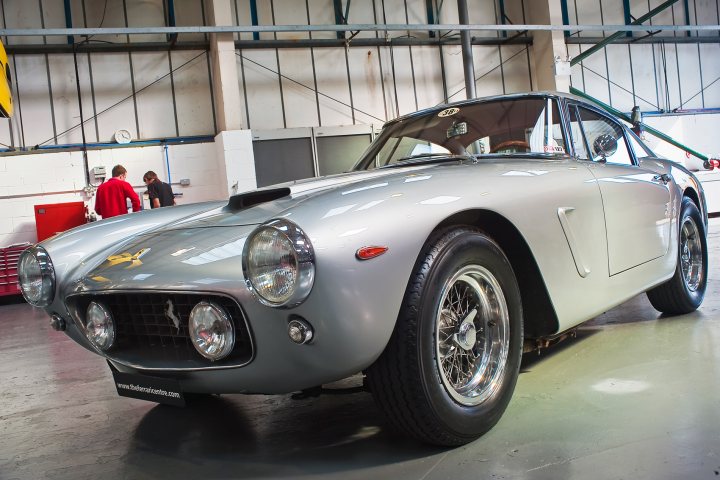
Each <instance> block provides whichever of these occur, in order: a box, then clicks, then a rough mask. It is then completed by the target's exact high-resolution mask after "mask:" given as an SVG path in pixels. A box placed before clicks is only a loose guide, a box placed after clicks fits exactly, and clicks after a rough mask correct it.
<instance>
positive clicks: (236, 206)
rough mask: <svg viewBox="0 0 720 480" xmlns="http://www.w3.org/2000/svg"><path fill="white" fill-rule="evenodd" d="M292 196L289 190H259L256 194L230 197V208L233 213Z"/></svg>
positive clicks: (250, 193) (241, 194)
mask: <svg viewBox="0 0 720 480" xmlns="http://www.w3.org/2000/svg"><path fill="white" fill-rule="evenodd" d="M288 195H290V189H289V188H273V189H269V190H258V191H255V192H247V193H240V194H238V195H233V196H232V197H230V201H229V202H228V208H229V209H230V210H233V211H237V210H242V209H245V208H250V207H252V206H254V205H260V204H261V203H267V202H272V201H273V200H277V199H278V198H283V197H287V196H288Z"/></svg>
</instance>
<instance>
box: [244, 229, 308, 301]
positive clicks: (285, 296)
mask: <svg viewBox="0 0 720 480" xmlns="http://www.w3.org/2000/svg"><path fill="white" fill-rule="evenodd" d="M243 272H244V273H245V278H246V280H247V284H248V288H250V290H251V291H253V292H254V293H255V294H256V295H257V297H258V299H259V300H260V302H262V303H263V304H265V305H268V306H271V307H288V308H289V307H294V306H297V305H299V304H301V303H302V302H303V301H304V300H305V299H306V298H307V296H308V295H309V294H310V290H312V286H313V282H314V281H315V254H314V252H313V248H312V244H311V243H310V239H308V238H307V236H306V235H305V233H304V232H303V231H302V230H301V229H300V228H299V227H298V226H297V225H295V224H294V223H292V222H290V221H288V220H285V219H280V220H272V221H271V222H268V223H266V224H264V225H262V226H260V227H259V228H257V229H256V230H255V231H254V232H253V233H251V234H250V236H249V237H248V239H247V242H246V243H245V249H244V250H243Z"/></svg>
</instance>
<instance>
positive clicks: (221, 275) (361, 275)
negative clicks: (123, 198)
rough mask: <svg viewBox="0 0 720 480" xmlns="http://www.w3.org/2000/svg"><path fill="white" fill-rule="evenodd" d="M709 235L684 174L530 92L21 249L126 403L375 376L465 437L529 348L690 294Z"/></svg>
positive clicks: (41, 293)
mask: <svg viewBox="0 0 720 480" xmlns="http://www.w3.org/2000/svg"><path fill="white" fill-rule="evenodd" d="M706 228H707V212H706V207H705V199H704V194H703V190H702V188H701V186H700V184H699V182H698V181H697V179H696V178H695V177H694V176H693V175H692V174H691V173H690V172H689V171H688V170H686V169H685V168H683V167H682V166H679V165H678V164H676V163H673V162H671V161H668V160H663V159H660V158H658V157H657V156H656V155H654V154H653V152H652V151H650V150H649V149H648V148H647V147H646V146H645V145H644V144H643V143H642V141H640V139H639V138H638V137H637V136H636V135H635V134H634V133H632V132H631V131H630V130H629V129H627V128H626V127H625V126H623V125H622V124H621V123H619V122H618V121H616V120H615V119H614V118H611V117H609V116H608V115H607V114H605V113H604V112H603V111H601V110H599V109H597V108H595V107H594V106H592V105H589V104H587V103H584V102H583V101H581V100H580V99H578V98H575V97H573V96H568V95H563V94H554V93H531V94H523V95H512V96H502V97H493V98H487V99H482V100H474V101H466V102H460V103H455V104H451V105H443V106H440V107H436V108H431V109H428V110H424V111H421V112H417V113H414V114H411V115H407V116H404V117H401V118H398V119H396V120H393V121H391V122H389V123H387V125H385V127H384V129H383V131H382V133H381V134H380V135H379V136H378V138H377V139H376V140H375V141H374V142H373V143H372V144H371V145H370V147H369V148H368V150H367V151H366V152H365V154H364V155H363V156H362V158H361V159H360V160H359V161H358V163H357V164H356V166H355V167H354V169H353V170H352V171H351V172H348V173H345V174H340V175H334V176H330V177H325V178H318V179H309V180H304V181H298V182H293V183H288V184H283V185H277V186H273V187H269V188H263V189H259V190H256V191H252V192H247V193H243V194H239V195H235V196H233V197H231V198H230V199H229V201H225V202H221V203H203V204H194V205H187V206H180V207H174V208H162V209H156V210H152V211H145V212H142V213H137V214H131V215H123V216H121V217H115V218H111V219H108V220H104V221H100V222H97V223H92V224H88V225H86V226H83V227H79V228H76V229H74V230H71V231H68V232H66V233H64V234H62V235H58V236H56V237H54V238H52V239H48V240H46V241H44V242H42V243H40V244H38V245H36V246H34V247H32V248H30V249H28V250H27V251H26V252H25V253H24V254H23V256H22V258H21V261H20V282H21V287H22V291H23V294H24V295H25V298H26V299H27V301H28V302H30V303H31V304H33V305H36V306H39V307H43V308H44V309H45V310H46V311H47V313H48V314H49V315H50V316H51V318H52V320H51V324H52V325H53V327H54V328H55V329H57V330H64V331H65V333H67V334H68V335H69V336H70V337H72V338H73V339H74V340H75V341H76V342H77V343H79V344H80V345H82V346H83V347H85V348H87V349H89V350H91V351H93V352H95V353H97V354H98V355H100V356H102V357H105V358H106V359H107V361H108V363H109V365H110V368H111V369H112V372H113V375H114V379H115V383H116V387H117V390H118V393H120V394H121V395H126V396H131V397H136V398H144V399H148V400H154V401H158V402H164V403H174V404H183V402H184V397H185V396H186V395H188V394H211V393H223V394H224V393H265V394H285V393H289V392H296V391H302V390H308V389H312V388H313V387H317V386H320V385H323V384H327V383H330V382H333V381H336V380H339V379H343V378H345V377H348V376H352V375H355V374H357V373H358V372H364V374H365V384H366V386H367V387H368V388H369V390H370V391H371V392H372V394H373V395H374V397H375V398H376V400H377V403H378V405H379V406H380V408H381V409H382V410H383V411H384V412H385V414H386V416H387V418H388V421H389V422H390V423H392V424H393V425H394V426H395V427H397V428H399V429H400V430H402V431H404V432H406V433H408V434H410V435H411V436H414V437H416V438H418V439H420V440H422V441H425V442H430V443H435V444H440V445H460V444H464V443H467V442H469V441H471V440H473V439H475V438H477V437H478V436H480V435H482V434H483V433H484V432H486V431H487V430H489V429H490V428H491V427H492V426H493V425H494V424H495V423H496V422H497V421H498V419H499V418H500V416H501V415H502V413H503V411H504V410H505V408H506V406H507V405H508V402H509V401H510V397H511V396H512V393H513V389H514V387H515V383H516V380H517V377H518V369H519V366H520V360H521V356H522V354H523V351H528V350H532V349H534V348H538V346H541V345H545V344H547V343H548V341H552V340H554V339H557V338H559V337H561V336H562V335H563V334H564V332H567V331H568V330H570V329H572V328H573V327H575V326H577V325H578V324H580V323H581V322H584V321H586V320H588V319H590V318H592V317H593V316H596V315H598V314H600V313H602V312H604V311H606V310H608V309H609V308H611V307H613V306H615V305H618V304H619V303H621V302H623V301H625V300H627V299H629V298H630V297H632V296H634V295H637V294H638V293H640V292H647V295H648V297H649V298H650V301H651V302H652V304H653V306H654V307H655V308H657V309H658V310H659V311H661V312H664V313H668V314H683V313H688V312H691V311H693V310H695V309H696V308H698V306H699V305H700V303H701V302H702V300H703V296H704V293H705V287H706V281H707V248H706Z"/></svg>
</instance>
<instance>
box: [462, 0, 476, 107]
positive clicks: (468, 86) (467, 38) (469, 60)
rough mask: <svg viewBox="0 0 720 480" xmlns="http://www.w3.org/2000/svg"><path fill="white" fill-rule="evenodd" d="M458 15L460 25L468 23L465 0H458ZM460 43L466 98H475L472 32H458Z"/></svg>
mask: <svg viewBox="0 0 720 480" xmlns="http://www.w3.org/2000/svg"><path fill="white" fill-rule="evenodd" d="M458 15H459V19H460V23H461V24H462V25H469V24H470V20H469V18H468V9H467V0H458ZM460 44H461V45H462V60H463V72H464V74H465V91H466V94H467V98H475V65H474V63H473V56H472V32H471V31H470V30H463V31H462V32H460Z"/></svg>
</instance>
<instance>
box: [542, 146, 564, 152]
mask: <svg viewBox="0 0 720 480" xmlns="http://www.w3.org/2000/svg"><path fill="white" fill-rule="evenodd" d="M544 150H545V153H565V149H564V148H563V147H561V146H559V145H545V147H544Z"/></svg>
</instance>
